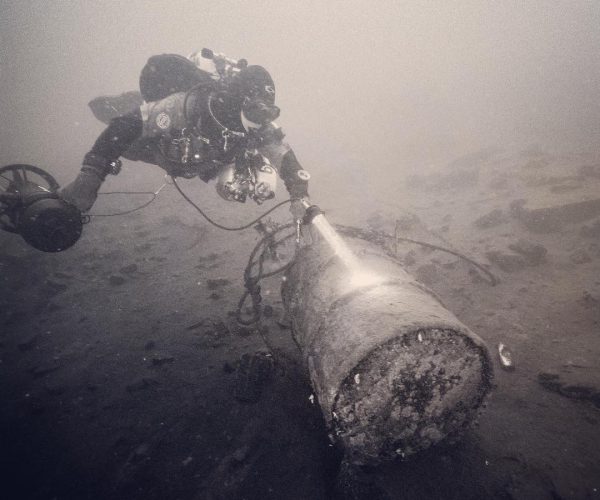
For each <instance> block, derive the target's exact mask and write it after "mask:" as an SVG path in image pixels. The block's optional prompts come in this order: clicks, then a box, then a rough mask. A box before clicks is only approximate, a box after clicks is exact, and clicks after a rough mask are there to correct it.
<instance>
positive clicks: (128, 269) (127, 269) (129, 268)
mask: <svg viewBox="0 0 600 500" xmlns="http://www.w3.org/2000/svg"><path fill="white" fill-rule="evenodd" d="M137 270H138V266H137V264H129V265H128V266H123V267H122V268H121V269H119V272H121V273H125V274H131V273H135V272H136V271H137Z"/></svg>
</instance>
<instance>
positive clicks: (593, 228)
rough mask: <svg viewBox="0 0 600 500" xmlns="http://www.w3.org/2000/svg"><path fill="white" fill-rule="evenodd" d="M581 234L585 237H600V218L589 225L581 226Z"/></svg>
mask: <svg viewBox="0 0 600 500" xmlns="http://www.w3.org/2000/svg"><path fill="white" fill-rule="evenodd" d="M579 234H580V235H581V236H582V237H583V238H599V237H600V218H598V219H596V220H595V221H594V222H592V223H591V224H590V225H589V226H588V225H585V224H584V225H583V226H581V230H580V232H579Z"/></svg>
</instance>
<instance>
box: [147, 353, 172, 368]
mask: <svg viewBox="0 0 600 500" xmlns="http://www.w3.org/2000/svg"><path fill="white" fill-rule="evenodd" d="M173 361H175V358H174V357H173V356H170V355H168V354H160V353H157V354H155V355H153V356H152V358H151V362H152V366H162V365H166V364H167V363H173Z"/></svg>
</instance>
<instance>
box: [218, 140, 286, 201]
mask: <svg viewBox="0 0 600 500" xmlns="http://www.w3.org/2000/svg"><path fill="white" fill-rule="evenodd" d="M276 186H277V171H276V170H275V168H274V167H273V166H272V165H271V163H270V162H269V160H268V159H267V158H266V157H265V156H263V155H261V154H259V153H258V151H256V150H254V151H245V152H244V153H243V154H242V155H240V156H239V157H238V159H237V160H236V162H235V164H231V165H227V166H225V167H222V169H221V172H220V174H219V177H218V178H217V185H216V188H217V193H219V196H221V198H223V199H225V200H227V201H239V202H241V203H244V202H245V201H246V199H247V198H250V199H251V200H254V201H255V202H256V203H257V204H259V205H260V204H261V203H263V202H264V201H267V200H270V199H272V198H274V197H275V188H276Z"/></svg>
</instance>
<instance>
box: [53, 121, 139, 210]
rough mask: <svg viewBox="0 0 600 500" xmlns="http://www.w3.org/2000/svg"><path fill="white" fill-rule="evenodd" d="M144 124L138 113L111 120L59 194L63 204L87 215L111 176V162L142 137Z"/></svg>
mask: <svg viewBox="0 0 600 500" xmlns="http://www.w3.org/2000/svg"><path fill="white" fill-rule="evenodd" d="M142 130H143V123H142V117H141V114H140V111H139V110H136V111H133V112H131V113H128V114H126V115H123V116H118V117H116V118H113V119H112V120H111V121H110V123H109V125H108V127H106V129H105V130H104V131H103V132H102V133H101V134H100V136H99V137H98V139H96V142H95V143H94V146H93V147H92V149H91V150H90V151H89V152H88V153H87V154H86V155H85V156H84V158H83V165H82V167H81V171H80V172H79V174H78V175H77V177H76V178H75V179H74V180H73V181H72V182H71V183H70V184H68V185H66V186H65V187H64V188H63V189H61V190H60V193H59V195H60V196H61V198H62V199H64V200H65V201H67V202H69V203H71V204H73V205H75V206H76V207H77V208H78V209H79V210H81V211H82V212H87V211H88V210H89V209H90V208H92V205H93V204H94V202H95V201H96V198H97V196H98V190H99V189H100V186H101V185H102V183H103V182H104V179H105V178H106V176H107V175H108V174H109V173H111V171H112V165H114V163H113V162H115V161H116V160H118V159H119V157H120V156H121V155H122V154H123V153H124V152H125V151H127V149H128V148H129V146H131V144H132V143H133V142H134V141H135V140H136V139H137V138H138V137H140V136H141V135H142Z"/></svg>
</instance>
